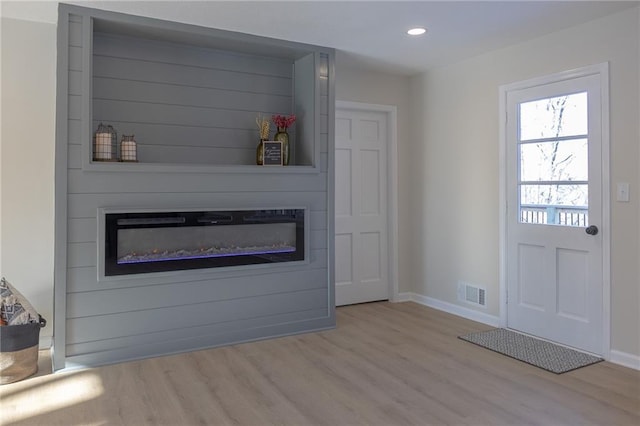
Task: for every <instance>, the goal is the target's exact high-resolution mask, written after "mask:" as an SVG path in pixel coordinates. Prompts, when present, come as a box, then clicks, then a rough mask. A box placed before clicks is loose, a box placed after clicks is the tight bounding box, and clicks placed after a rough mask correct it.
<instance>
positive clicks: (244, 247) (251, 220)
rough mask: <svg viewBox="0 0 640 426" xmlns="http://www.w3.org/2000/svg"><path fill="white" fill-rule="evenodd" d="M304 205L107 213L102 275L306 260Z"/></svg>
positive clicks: (105, 215) (105, 216) (105, 217)
mask: <svg viewBox="0 0 640 426" xmlns="http://www.w3.org/2000/svg"><path fill="white" fill-rule="evenodd" d="M304 221H305V211H304V209H279V210H229V211H226V210H225V211H218V210H212V211H204V210H201V211H177V212H144V213H109V212H105V214H104V224H105V237H104V275H105V276H107V277H108V276H116V275H128V274H144V273H149V272H166V271H180V270H188V269H200V268H217V267H224V266H240V265H253V264H261V263H275V262H293V261H300V260H304V255H305V244H304V239H305V223H304Z"/></svg>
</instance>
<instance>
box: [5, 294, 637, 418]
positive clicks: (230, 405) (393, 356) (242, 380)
mask: <svg viewBox="0 0 640 426" xmlns="http://www.w3.org/2000/svg"><path fill="white" fill-rule="evenodd" d="M337 318H338V327H337V329H335V330H329V331H324V332H319V333H310V334H304V335H298V336H291V337H284V338H279V339H270V340H264V341H259V342H254V343H246V344H241V345H234V346H228V347H222V348H216V349H210V350H205V351H199V352H192V353H185V354H180V355H174V356H167V357H159V358H153V359H147V360H141V361H136V362H129V363H123V364H117V365H111V366H105V367H101V368H95V369H88V370H83V371H76V372H67V373H60V374H46V371H45V372H41V373H40V374H39V375H38V376H36V377H33V378H30V379H26V380H24V381H22V382H18V383H14V384H10V385H4V386H2V387H0V424H2V425H65V426H68V425H251V426H253V425H256V426H258V425H274V424H277V425H361V424H362V425H441V424H450V425H490V424H491V425H523V424H540V425H638V424H640V372H639V371H635V370H632V369H628V368H625V367H621V366H618V365H615V364H611V363H608V362H602V363H599V364H596V365H592V366H589V367H585V368H582V369H579V370H575V371H572V372H569V373H565V374H562V375H555V374H553V373H549V372H546V371H544V370H541V369H538V368H536V367H533V366H530V365H528V364H525V363H522V362H519V361H516V360H513V359H510V358H508V357H505V356H502V355H499V354H496V353H493V352H491V351H489V350H486V349H482V348H480V347H478V346H476V345H473V344H470V343H467V342H464V341H462V340H460V339H458V338H457V336H458V335H461V334H466V333H470V332H473V331H480V330H485V329H488V328H489V327H487V326H485V325H482V324H478V323H475V322H472V321H468V320H465V319H461V318H459V317H456V316H453V315H449V314H446V313H443V312H440V311H437V310H433V309H430V308H426V307H424V306H421V305H418V304H415V303H410V302H408V303H397V304H392V303H387V302H381V303H371V304H363V305H354V306H347V307H341V308H338V309H337ZM46 361H47V360H46V359H43V361H42V362H43V363H44V362H46ZM45 369H46V368H45ZM43 373H44V374H43Z"/></svg>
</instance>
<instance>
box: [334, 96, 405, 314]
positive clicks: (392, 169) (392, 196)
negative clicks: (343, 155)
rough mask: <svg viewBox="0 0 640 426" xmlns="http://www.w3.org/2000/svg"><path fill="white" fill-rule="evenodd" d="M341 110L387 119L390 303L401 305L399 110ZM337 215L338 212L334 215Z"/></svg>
mask: <svg viewBox="0 0 640 426" xmlns="http://www.w3.org/2000/svg"><path fill="white" fill-rule="evenodd" d="M338 110H351V111H365V112H382V113H384V114H385V115H386V117H387V256H388V259H387V261H388V267H389V269H388V270H389V288H388V294H389V301H391V302H398V301H399V300H400V298H399V296H398V133H397V122H398V108H397V107H396V106H395V105H380V104H370V103H363V102H351V101H338V100H337V101H336V112H337V111H338ZM334 215H335V212H334Z"/></svg>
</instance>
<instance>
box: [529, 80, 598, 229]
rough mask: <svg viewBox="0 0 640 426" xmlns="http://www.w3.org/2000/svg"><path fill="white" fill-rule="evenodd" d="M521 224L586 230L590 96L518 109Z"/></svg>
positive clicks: (549, 100) (573, 96)
mask: <svg viewBox="0 0 640 426" xmlns="http://www.w3.org/2000/svg"><path fill="white" fill-rule="evenodd" d="M518 112H519V116H518V120H519V123H518V142H517V152H518V154H517V155H518V158H517V161H518V173H517V175H518V176H517V179H518V186H517V187H518V192H519V204H520V206H519V207H520V208H519V218H518V219H519V221H520V222H521V223H530V224H546V225H562V226H588V222H589V220H588V219H589V218H588V211H589V210H588V205H589V202H588V198H589V197H588V194H589V185H588V184H589V182H588V179H589V176H588V157H589V156H588V120H587V116H588V114H587V94H586V92H581V93H575V94H568V95H563V96H555V97H551V98H546V99H538V100H534V101H530V102H524V103H521V104H520V107H519V111H518Z"/></svg>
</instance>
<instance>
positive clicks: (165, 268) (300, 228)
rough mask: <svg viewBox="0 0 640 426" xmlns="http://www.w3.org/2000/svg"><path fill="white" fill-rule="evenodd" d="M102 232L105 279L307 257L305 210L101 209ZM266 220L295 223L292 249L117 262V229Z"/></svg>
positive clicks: (196, 225) (276, 261)
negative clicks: (277, 251)
mask: <svg viewBox="0 0 640 426" xmlns="http://www.w3.org/2000/svg"><path fill="white" fill-rule="evenodd" d="M101 213H102V220H101V221H99V222H102V229H103V232H104V238H103V239H102V240H103V241H102V242H101V243H100V242H99V244H102V250H101V251H102V253H101V254H100V253H99V256H100V257H101V260H102V261H103V262H104V263H103V265H104V267H103V274H102V276H103V277H104V278H106V279H109V278H117V277H123V276H127V275H137V274H148V273H158V272H176V271H177V272H179V271H188V270H196V269H208V268H222V267H239V266H249V265H261V264H262V265H264V264H277V263H283V262H299V261H305V259H306V255H305V252H306V243H305V241H306V235H305V234H306V223H307V222H308V221H307V218H306V216H307V215H306V209H305V208H285V209H255V210H253V209H252V210H184V211H155V210H154V211H126V212H122V211H109V210H103V211H102V212H101ZM265 223H295V235H296V244H295V251H291V252H283V253H252V254H235V255H232V256H220V257H205V258H196V259H173V260H166V261H150V262H139V263H118V259H117V258H118V253H117V250H118V249H117V247H118V230H120V229H140V228H165V227H199V226H225V225H243V224H265Z"/></svg>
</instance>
